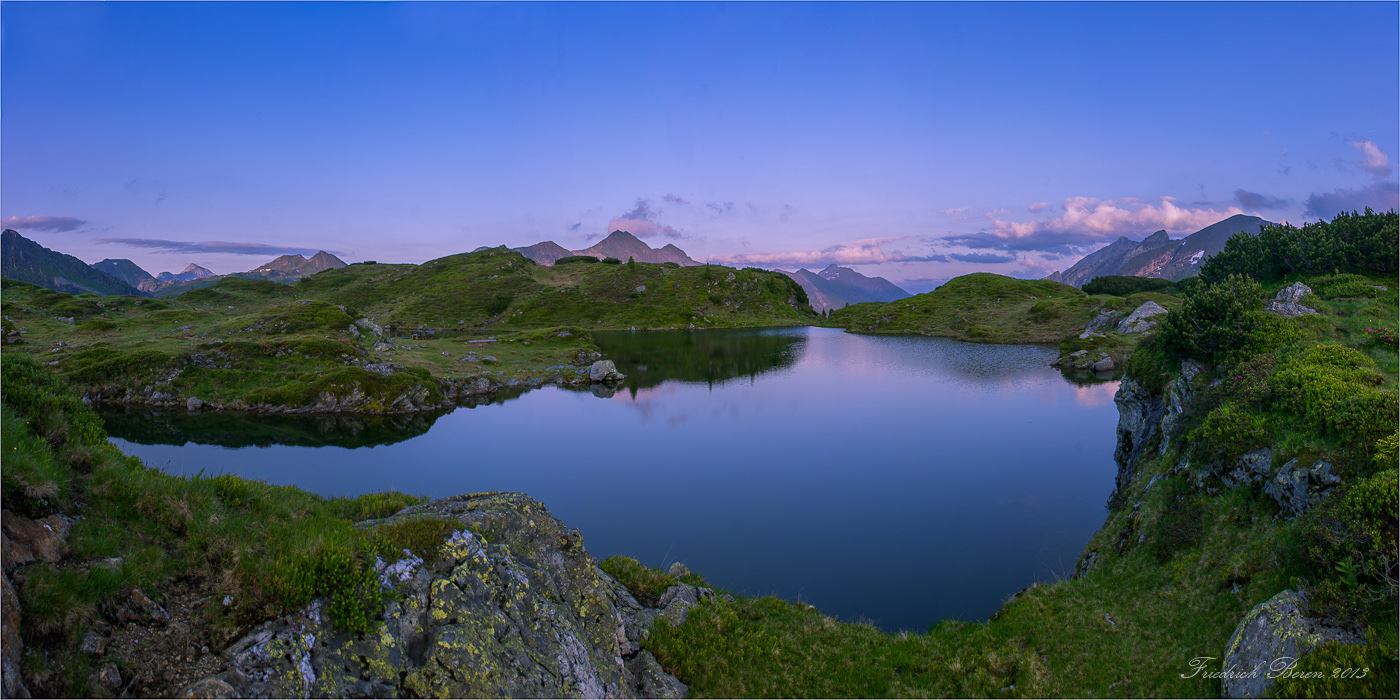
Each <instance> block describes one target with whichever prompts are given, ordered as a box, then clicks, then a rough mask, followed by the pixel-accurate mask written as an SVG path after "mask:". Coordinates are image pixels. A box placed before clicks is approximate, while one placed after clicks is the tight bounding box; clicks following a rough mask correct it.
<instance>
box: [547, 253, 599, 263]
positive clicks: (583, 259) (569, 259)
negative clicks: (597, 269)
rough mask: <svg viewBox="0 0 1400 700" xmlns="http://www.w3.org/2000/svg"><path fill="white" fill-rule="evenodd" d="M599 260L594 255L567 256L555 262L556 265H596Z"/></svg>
mask: <svg viewBox="0 0 1400 700" xmlns="http://www.w3.org/2000/svg"><path fill="white" fill-rule="evenodd" d="M596 262H598V258H595V257H593V256H592V255H565V256H564V257H562V258H559V259H558V260H555V261H554V264H555V265H569V264H572V263H596Z"/></svg>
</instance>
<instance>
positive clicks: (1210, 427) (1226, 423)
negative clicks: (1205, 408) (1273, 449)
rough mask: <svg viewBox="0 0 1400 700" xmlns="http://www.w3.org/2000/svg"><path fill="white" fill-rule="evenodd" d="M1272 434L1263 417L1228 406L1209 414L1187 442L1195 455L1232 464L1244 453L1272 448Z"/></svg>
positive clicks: (1237, 407)
mask: <svg viewBox="0 0 1400 700" xmlns="http://www.w3.org/2000/svg"><path fill="white" fill-rule="evenodd" d="M1270 432H1271V431H1270V429H1269V422H1268V420H1266V419H1265V418H1264V417H1263V416H1260V415H1258V414H1255V413H1254V412H1252V411H1250V410H1248V409H1244V408H1241V407H1240V406H1238V405H1236V404H1234V403H1226V404H1224V405H1222V406H1218V407H1216V408H1215V409H1214V410H1212V411H1211V412H1210V413H1208V414H1206V417H1205V419H1204V420H1202V421H1201V424H1200V425H1199V426H1198V427H1197V428H1196V429H1195V430H1192V431H1191V433H1190V434H1189V435H1188V436H1187V442H1188V443H1189V444H1190V445H1191V449H1192V451H1193V452H1194V453H1195V454H1197V455H1199V456H1201V457H1204V458H1206V459H1213V460H1217V461H1219V462H1223V463H1225V464H1230V463H1233V462H1234V461H1235V460H1237V459H1239V458H1240V456H1241V455H1243V454H1244V453H1246V452H1249V451H1250V450H1253V449H1257V448H1259V447H1263V446H1265V445H1268V444H1269V442H1270V439H1269V438H1270Z"/></svg>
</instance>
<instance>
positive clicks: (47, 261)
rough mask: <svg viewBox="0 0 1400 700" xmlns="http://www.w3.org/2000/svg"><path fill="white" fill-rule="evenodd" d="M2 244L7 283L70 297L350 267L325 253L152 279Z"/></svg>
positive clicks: (112, 264)
mask: <svg viewBox="0 0 1400 700" xmlns="http://www.w3.org/2000/svg"><path fill="white" fill-rule="evenodd" d="M3 238H4V245H3V254H4V260H3V266H0V268H2V269H0V272H3V275H4V276H5V277H7V278H9V279H14V280H19V281H21V282H30V283H33V284H37V285H39V286H41V287H48V288H49V289H54V290H57V291H60V292H68V293H70V294H82V293H84V292H92V293H94V294H101V295H103V296H113V295H131V296H142V297H151V296H155V297H166V296H173V295H176V294H183V293H184V292H187V291H189V290H191V289H198V288H200V287H207V286H209V285H212V284H215V283H217V282H218V281H219V280H221V279H223V278H224V277H225V276H233V277H243V278H247V279H265V280H270V281H272V282H295V281H297V280H299V279H302V278H305V277H310V276H311V275H314V274H316V273H317V272H320V271H322V270H330V269H335V268H340V267H345V262H344V261H342V260H341V259H340V258H337V257H336V256H334V255H331V254H330V253H327V252H326V251H324V250H323V251H320V252H318V253H316V254H315V255H313V256H311V257H310V258H306V257H303V256H301V255H283V256H281V257H279V258H277V259H275V260H273V261H271V262H269V263H267V264H265V265H260V266H258V267H256V268H254V269H252V270H249V271H247V272H235V273H232V275H216V274H214V272H212V271H210V270H208V269H206V268H203V267H200V266H199V265H195V264H194V263H190V264H189V265H188V266H186V267H185V269H184V270H182V271H180V272H178V273H174V272H162V273H160V274H159V275H152V274H151V273H149V272H147V271H145V270H144V269H142V268H141V266H140V265H137V264H136V263H134V262H132V261H130V260H127V259H125V258H117V259H113V258H108V259H106V260H103V261H101V262H98V263H94V264H92V265H89V264H87V263H85V262H83V261H82V260H79V259H78V258H75V257H73V256H71V255H68V254H66V253H60V252H58V251H55V250H49V249H48V248H45V247H43V246H41V245H39V244H38V243H35V242H34V241H31V240H29V239H28V238H25V237H24V236H21V235H20V234H19V233H18V232H17V231H14V230H11V229H5V232H4V234H3Z"/></svg>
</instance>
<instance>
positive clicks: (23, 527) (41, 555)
mask: <svg viewBox="0 0 1400 700" xmlns="http://www.w3.org/2000/svg"><path fill="white" fill-rule="evenodd" d="M0 517H3V520H0V522H3V528H0V531H2V532H3V535H0V537H3V544H4V550H3V553H0V559H2V560H3V563H4V568H5V570H6V571H8V570H10V569H12V568H14V567H16V566H19V565H20V564H28V563H30V562H32V561H35V560H37V561H42V562H48V563H51V564H52V563H54V562H57V561H58V560H59V559H62V558H63V550H64V548H65V547H66V546H67V543H68V530H69V528H70V527H71V526H72V523H73V521H72V520H71V519H69V518H67V517H64V516H62V515H50V516H47V517H44V518H40V519H38V520H30V519H29V518H26V517H24V516H22V515H15V514H14V513H11V512H10V511H8V510H7V511H4V512H3V516H0Z"/></svg>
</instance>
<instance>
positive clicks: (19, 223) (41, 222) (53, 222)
mask: <svg viewBox="0 0 1400 700" xmlns="http://www.w3.org/2000/svg"><path fill="white" fill-rule="evenodd" d="M86 223H87V221H84V220H83V219H76V218H73V217H71V216H11V217H8V218H6V219H5V220H3V221H0V226H4V227H5V228H17V229H27V230H30V231H52V232H54V233H62V232H64V231H72V230H73V229H75V228H78V227H80V226H82V225H83V224H86Z"/></svg>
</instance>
